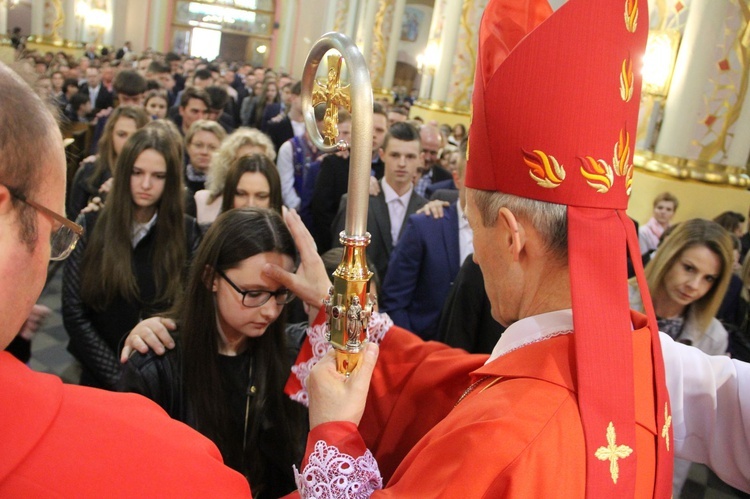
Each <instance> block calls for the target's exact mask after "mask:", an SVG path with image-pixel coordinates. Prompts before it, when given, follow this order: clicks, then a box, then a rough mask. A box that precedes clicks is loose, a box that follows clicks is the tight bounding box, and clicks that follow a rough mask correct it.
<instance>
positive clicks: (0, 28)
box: [0, 3, 8, 36]
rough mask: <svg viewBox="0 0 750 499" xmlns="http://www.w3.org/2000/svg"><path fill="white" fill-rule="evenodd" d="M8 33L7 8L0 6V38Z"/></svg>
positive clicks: (3, 5)
mask: <svg viewBox="0 0 750 499" xmlns="http://www.w3.org/2000/svg"><path fill="white" fill-rule="evenodd" d="M7 32H8V6H7V5H5V4H4V3H2V4H0V36H5V33H7Z"/></svg>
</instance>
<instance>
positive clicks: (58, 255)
mask: <svg viewBox="0 0 750 499" xmlns="http://www.w3.org/2000/svg"><path fill="white" fill-rule="evenodd" d="M5 187H6V188H7V189H8V192H10V195H11V196H13V197H14V198H16V199H18V200H19V201H21V202H22V203H24V204H27V205H29V206H31V207H32V208H34V209H35V210H37V211H40V212H42V213H43V214H45V215H47V216H48V217H50V218H51V219H52V226H53V228H52V234H51V235H50V246H51V249H50V256H49V259H50V260H56V261H59V260H65V259H66V258H67V257H68V255H70V252H71V251H73V248H75V247H76V243H77V242H78V239H79V238H80V237H81V236H82V235H83V227H81V226H80V225H78V224H77V223H74V222H71V221H70V220H68V219H67V218H65V217H64V216H62V215H58V214H57V213H55V212H54V211H52V210H50V209H49V208H47V207H45V206H42V205H41V204H39V203H36V202H34V201H32V200H30V199H26V196H24V195H23V194H21V193H20V192H18V191H17V190H16V189H14V188H12V187H8V186H5Z"/></svg>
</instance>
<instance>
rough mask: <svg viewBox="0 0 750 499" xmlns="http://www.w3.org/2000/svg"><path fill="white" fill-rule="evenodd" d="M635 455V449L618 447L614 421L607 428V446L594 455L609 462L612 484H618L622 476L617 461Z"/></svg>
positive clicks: (600, 448)
mask: <svg viewBox="0 0 750 499" xmlns="http://www.w3.org/2000/svg"><path fill="white" fill-rule="evenodd" d="M632 453H633V449H631V448H630V447H628V446H627V445H617V434H616V433H615V426H614V425H613V424H612V421H610V422H609V426H607V446H606V447H599V448H598V449H597V450H596V452H595V453H594V455H595V456H596V458H597V459H599V460H600V461H609V473H610V475H612V482H614V483H617V479H618V478H619V476H620V465H619V464H617V461H619V460H620V459H625V458H626V457H628V456H629V455H630V454H632Z"/></svg>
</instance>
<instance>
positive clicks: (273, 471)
mask: <svg viewBox="0 0 750 499" xmlns="http://www.w3.org/2000/svg"><path fill="white" fill-rule="evenodd" d="M305 326H306V324H292V325H289V326H287V328H286V334H287V349H288V359H287V360H288V365H289V366H291V365H292V364H293V362H294V360H295V359H296V357H297V354H298V353H299V348H300V345H301V343H302V340H303V339H304V333H305ZM249 362H250V360H249V356H248V355H247V354H246V353H245V354H241V355H239V356H237V357H223V356H222V359H220V363H219V366H220V370H221V371H222V379H224V380H226V379H227V378H230V379H233V380H235V382H236V383H240V386H241V387H246V386H249V385H250V379H249V369H248V367H249ZM183 370H184V366H183V361H182V356H181V352H180V349H179V335H178V336H177V347H176V348H175V349H173V350H170V351H168V352H167V353H166V354H164V355H163V356H158V355H156V354H154V353H153V351H150V352H149V353H147V354H145V355H143V354H140V353H135V354H134V355H133V356H131V358H130V359H129V360H128V362H127V363H126V364H125V366H124V368H123V372H122V377H121V378H120V381H119V383H118V385H117V389H118V390H119V391H123V392H132V393H139V394H141V395H144V396H145V397H148V398H149V399H151V400H153V401H154V402H156V403H157V404H159V405H160V406H161V407H162V408H163V409H164V410H165V411H166V412H167V414H169V416H170V417H172V418H173V419H177V420H178V421H182V422H183V423H185V424H187V425H188V426H191V427H192V428H197V425H196V421H195V414H194V413H193V410H192V408H191V407H190V403H189V401H188V397H187V394H186V392H185V386H184V382H183V380H184V374H183ZM228 370H234V372H227V371H228ZM246 394H247V390H246V389H241V390H240V389H238V390H232V391H231V393H230V395H229V397H230V399H231V400H229V401H228V403H229V406H230V407H232V408H233V409H235V410H233V413H232V416H234V418H233V419H234V422H235V423H237V424H235V425H230V426H231V427H229V428H227V430H226V431H227V432H229V433H231V434H232V435H233V436H234V437H236V438H239V439H241V438H242V436H243V432H242V428H241V425H242V423H243V422H244V418H245V416H246V415H245V414H244V411H245V410H246V409H245V407H246V405H245V403H246V396H247V395H246ZM279 395H280V396H282V397H286V395H284V394H279ZM287 402H288V403H292V404H296V403H294V402H291V401H287ZM300 416H302V417H301V423H302V424H304V421H306V419H307V415H306V411H304V410H302V412H301V413H300ZM250 417H255V416H254V415H252V414H251V415H250ZM261 417H262V418H263V424H262V427H263V429H262V430H261V434H260V442H259V445H260V451H261V454H262V456H263V458H264V460H265V463H264V464H265V467H264V468H265V470H266V472H265V475H264V479H263V482H264V483H263V491H262V493H261V494H259V495H258V494H256V493H254V494H253V497H260V498H261V499H263V498H275V497H281V496H283V495H286V494H288V493H289V492H292V491H293V490H295V489H296V488H297V487H296V485H295V483H294V476H293V474H292V465H296V466H297V467H299V464H300V460H301V457H302V449H303V448H304V442H302V441H300V442H284V441H283V440H284V436H283V435H284V434H283V433H282V432H281V431H280V429H279V424H278V422H277V421H276V420H275V418H274V415H273V414H262V415H261ZM237 425H239V428H237ZM306 434H307V432H306V431H303V432H302V435H306ZM303 439H304V437H303ZM219 450H221V452H222V456H223V457H224V463H225V464H226V465H227V466H229V467H231V468H233V469H235V470H237V471H239V472H240V473H243V474H245V475H247V473H246V471H247V470H243V469H241V468H242V463H241V462H235V460H233V459H232V457H231V456H229V455H227V453H226V451H225V449H221V448H220V449H219ZM251 485H254V488H256V490H257V486H258V485H259V484H251Z"/></svg>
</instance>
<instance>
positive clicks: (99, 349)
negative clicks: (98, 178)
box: [62, 213, 201, 390]
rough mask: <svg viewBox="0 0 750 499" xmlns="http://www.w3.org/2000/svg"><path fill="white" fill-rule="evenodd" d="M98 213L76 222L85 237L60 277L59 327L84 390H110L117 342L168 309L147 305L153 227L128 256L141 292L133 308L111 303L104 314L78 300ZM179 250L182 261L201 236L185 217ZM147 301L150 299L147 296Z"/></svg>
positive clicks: (115, 375)
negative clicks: (182, 251)
mask: <svg viewBox="0 0 750 499" xmlns="http://www.w3.org/2000/svg"><path fill="white" fill-rule="evenodd" d="M97 218H98V213H87V214H85V215H81V216H80V217H78V223H79V224H81V225H82V226H83V227H84V229H86V232H85V233H84V235H83V236H82V237H81V240H80V241H79V242H78V244H77V245H76V248H75V249H74V250H73V253H72V254H71V255H70V257H69V258H68V260H67V261H66V265H65V269H64V271H63V289H62V313H63V323H64V325H65V329H66V331H67V332H68V336H69V337H70V341H69V343H68V350H69V351H70V353H72V354H73V356H74V357H75V358H76V359H78V361H80V362H81V364H82V367H83V370H84V375H83V376H82V379H84V382H85V383H86V384H89V385H93V386H97V387H99V388H105V389H109V390H114V389H115V385H116V383H117V380H118V379H119V377H120V372H121V365H120V360H119V352H120V342H121V341H122V340H123V339H124V337H125V336H126V335H127V333H128V332H129V331H130V330H131V329H132V328H133V327H135V325H136V324H138V322H139V321H141V320H142V319H145V318H148V317H151V316H152V315H156V314H158V313H159V312H163V311H165V310H166V309H167V308H169V306H170V305H171V304H170V303H156V304H155V303H153V299H152V298H153V294H154V293H155V286H154V281H153V272H152V268H151V265H152V263H151V250H152V247H153V244H154V239H155V237H154V230H155V227H154V228H152V230H151V231H150V232H149V233H148V234H147V235H146V236H145V237H144V238H143V240H141V241H140V242H139V243H138V245H137V246H136V248H135V249H134V250H133V252H134V253H133V261H134V264H133V266H134V269H133V270H134V273H135V274H136V279H137V281H138V285H139V289H140V290H141V296H140V297H139V298H140V299H139V300H137V302H135V303H131V302H130V301H128V300H124V299H123V300H116V301H114V302H113V303H112V304H110V306H109V307H107V309H106V310H103V311H95V310H93V309H92V308H91V307H89V306H88V305H86V303H84V302H83V299H82V298H81V265H82V263H83V255H84V252H85V250H86V245H87V243H88V234H87V233H88V232H90V231H91V230H93V227H94V224H95V223H96V220H97ZM185 238H186V241H185V244H186V245H187V249H188V261H190V259H192V255H193V254H194V252H195V250H196V249H197V248H198V244H199V243H200V240H201V233H200V229H199V227H198V224H197V223H196V222H195V219H194V218H193V217H189V216H187V215H186V216H185ZM148 295H151V296H148Z"/></svg>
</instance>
